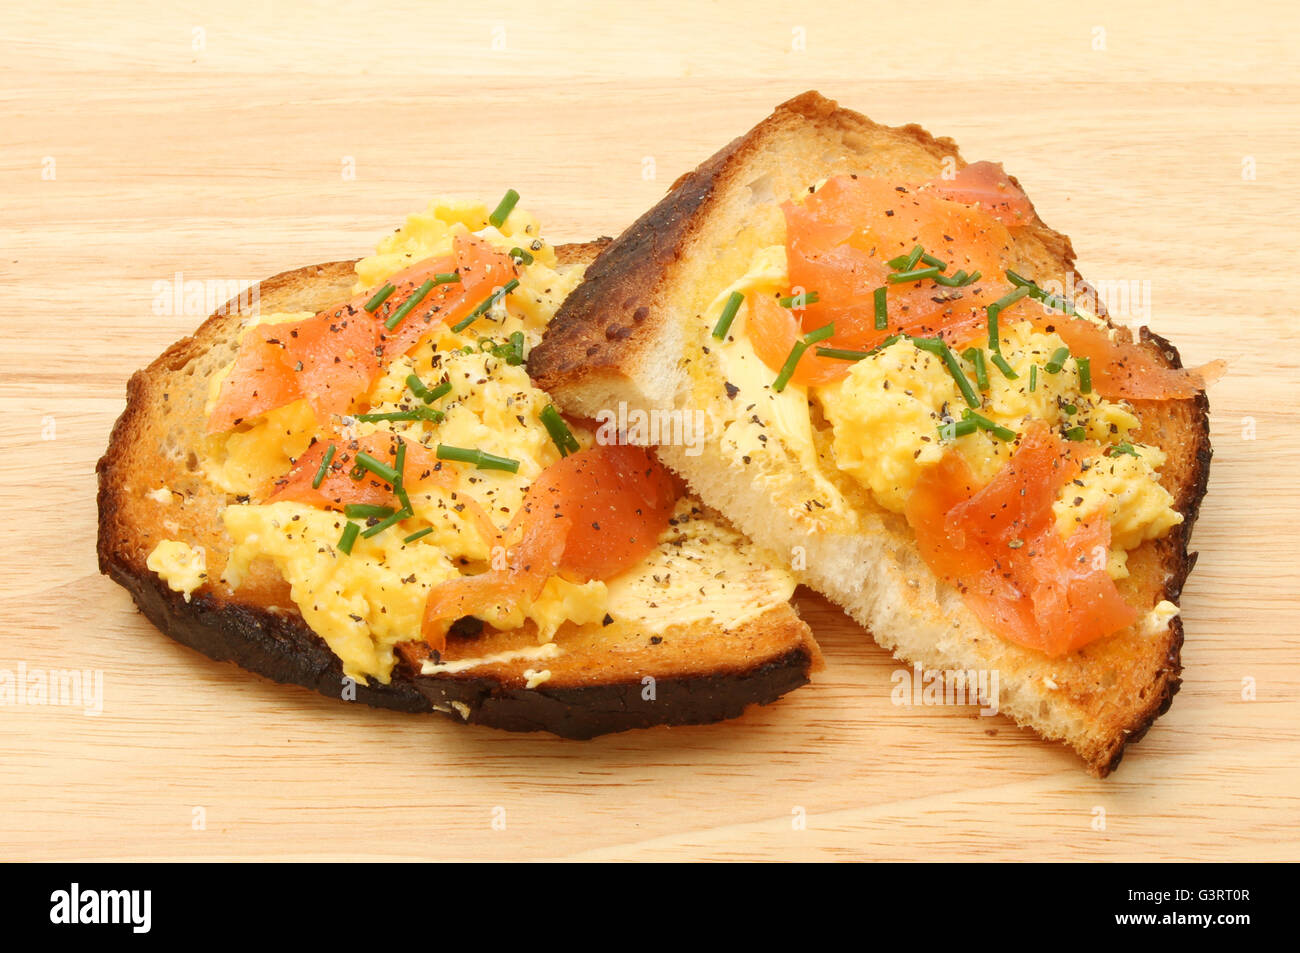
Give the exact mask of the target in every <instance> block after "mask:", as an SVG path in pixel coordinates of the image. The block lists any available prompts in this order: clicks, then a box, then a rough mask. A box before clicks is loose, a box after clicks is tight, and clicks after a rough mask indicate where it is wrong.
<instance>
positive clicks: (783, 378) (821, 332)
mask: <svg viewBox="0 0 1300 953" xmlns="http://www.w3.org/2000/svg"><path fill="white" fill-rule="evenodd" d="M834 333H835V325H834V323H833V322H832V323H831V324H824V325H822V326H821V327H820V328H817V329H816V330H815V331H809V332H808V333H807V334H805V335H804V336H803V337H801V338H800V339H799V340H797V341H795V342H794V347H792V348H791V349H790V356H789V357H787V358H786V359H785V363H784V364H782V365H781V373H779V374H777V375H776V380H774V381H772V390H774V391H776V393H778V394H779V393H781V391H783V390H785V387H786V385H787V384H789V383H790V378H791V377H793V376H794V371H795V368H797V367H798V366H799V359H800V358H801V357H803V354H804V351H806V350H808V348H809V347H811V346H812V345H814V344H816V343H817V342H818V341H825V340H826V339H827V338H828V337H830V336H831V335H832V334H834Z"/></svg>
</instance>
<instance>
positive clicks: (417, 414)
mask: <svg viewBox="0 0 1300 953" xmlns="http://www.w3.org/2000/svg"><path fill="white" fill-rule="evenodd" d="M445 416H446V414H444V413H443V412H442V411H441V410H434V409H433V408H432V407H413V408H411V409H410V410H390V411H387V412H385V413H382V414H357V420H359V421H361V422H362V423H367V424H377V423H383V422H389V423H396V422H398V421H413V420H427V421H429V422H430V423H435V424H436V423H437V422H438V421H440V420H442V418H443V417H445Z"/></svg>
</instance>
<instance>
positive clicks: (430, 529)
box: [402, 526, 433, 543]
mask: <svg viewBox="0 0 1300 953" xmlns="http://www.w3.org/2000/svg"><path fill="white" fill-rule="evenodd" d="M432 532H433V527H432V526H426V527H425V528H424V529H417V530H416V531H415V532H414V533H412V534H411V535H410V536H406V537H403V538H402V542H404V543H413V542H415V541H416V540H417V539H421V538H423V537H425V536H428V535H429V534H430V533H432Z"/></svg>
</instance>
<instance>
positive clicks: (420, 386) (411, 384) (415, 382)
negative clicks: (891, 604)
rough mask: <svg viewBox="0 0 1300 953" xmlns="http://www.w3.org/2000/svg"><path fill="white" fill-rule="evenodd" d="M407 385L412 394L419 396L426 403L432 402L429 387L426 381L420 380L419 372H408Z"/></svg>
mask: <svg viewBox="0 0 1300 953" xmlns="http://www.w3.org/2000/svg"><path fill="white" fill-rule="evenodd" d="M406 386H407V388H408V389H409V390H410V392H411V393H412V394H414V395H415V396H416V397H419V398H420V399H421V400H423V401H424V402H425V403H426V404H428V403H431V401H430V400H429V388H427V387H425V386H424V381H422V380H420V376H419V375H418V374H407V375H406Z"/></svg>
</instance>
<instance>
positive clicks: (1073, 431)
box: [1065, 427, 1088, 443]
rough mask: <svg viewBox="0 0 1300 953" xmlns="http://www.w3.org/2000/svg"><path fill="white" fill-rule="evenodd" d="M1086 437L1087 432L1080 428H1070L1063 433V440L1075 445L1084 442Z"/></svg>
mask: <svg viewBox="0 0 1300 953" xmlns="http://www.w3.org/2000/svg"><path fill="white" fill-rule="evenodd" d="M1087 437H1088V431H1086V430H1084V429H1083V428H1082V427H1071V428H1070V429H1069V430H1067V431H1066V432H1065V439H1066V440H1073V441H1074V442H1075V443H1078V442H1079V441H1081V440H1085V439H1087Z"/></svg>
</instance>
